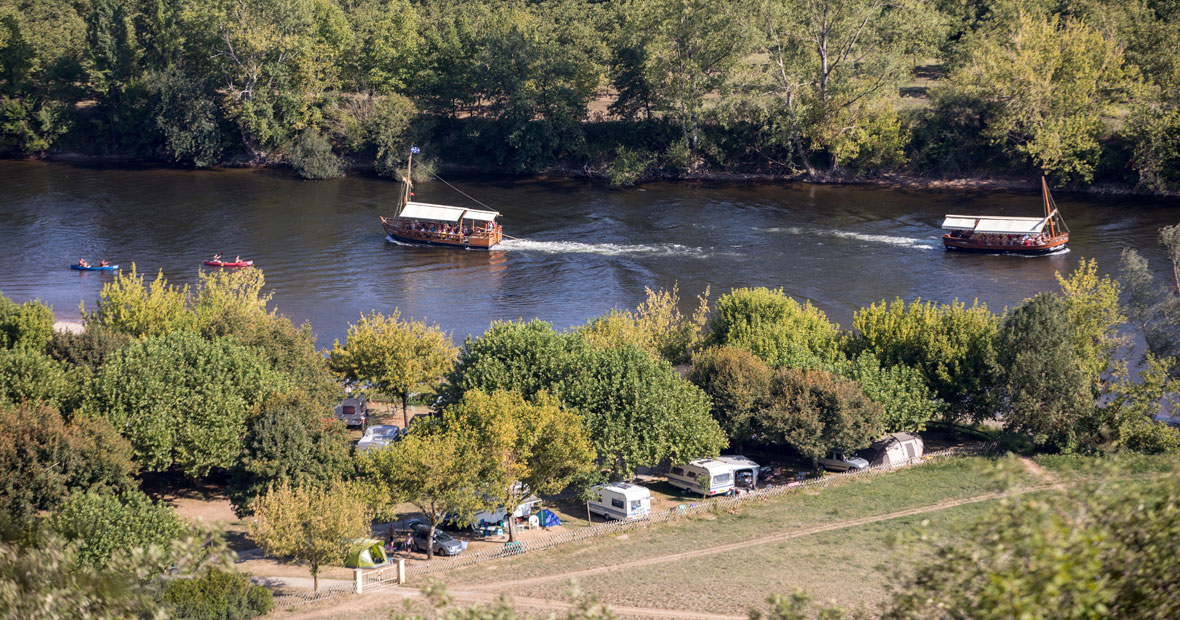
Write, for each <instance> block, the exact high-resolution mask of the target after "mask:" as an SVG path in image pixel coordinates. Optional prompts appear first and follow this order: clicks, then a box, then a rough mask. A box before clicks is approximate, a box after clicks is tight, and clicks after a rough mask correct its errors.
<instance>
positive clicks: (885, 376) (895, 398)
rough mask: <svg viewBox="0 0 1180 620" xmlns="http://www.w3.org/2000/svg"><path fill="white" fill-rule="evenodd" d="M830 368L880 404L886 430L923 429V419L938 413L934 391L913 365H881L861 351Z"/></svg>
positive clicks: (874, 358)
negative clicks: (846, 360)
mask: <svg viewBox="0 0 1180 620" xmlns="http://www.w3.org/2000/svg"><path fill="white" fill-rule="evenodd" d="M830 370H831V371H832V372H834V373H835V374H837V375H839V376H841V377H844V378H845V379H851V380H853V381H855V382H856V383H857V384H858V385H860V387H861V390H862V391H863V392H864V395H865V396H866V397H867V398H868V399H869V400H871V401H873V402H875V403H877V404H879V405H881V407H882V409H883V415H882V417H881V424H882V425H883V427H884V431H885V432H887V433H893V432H899V431H900V432H907V433H917V432H919V431H923V430H925V429H926V422H928V421H930V420H931V419H933V418H934V416H935V415H937V414H938V410H939V406H938V402H937V401H936V400H935V398H934V392H933V391H932V390H931V389H930V388H929V387H927V385H926V382H925V380H924V378H923V377H922V373H921V372H919V371H918V370H917V369H915V368H911V367H909V366H889V367H882V366H881V364H880V362H878V361H877V358H876V357H873V356H872V355H871V354H869V353H868V352H864V353H861V354H860V355H858V356H856V357H855V358H853V359H852V360H850V361H848V362H846V363H839V364H835V365H833V366H832V367H831V368H830Z"/></svg>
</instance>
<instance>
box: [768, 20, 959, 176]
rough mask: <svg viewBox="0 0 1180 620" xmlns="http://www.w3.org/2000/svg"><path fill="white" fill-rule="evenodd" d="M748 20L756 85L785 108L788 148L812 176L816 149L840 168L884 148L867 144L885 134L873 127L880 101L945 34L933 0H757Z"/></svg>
mask: <svg viewBox="0 0 1180 620" xmlns="http://www.w3.org/2000/svg"><path fill="white" fill-rule="evenodd" d="M751 21H752V24H753V26H754V28H755V31H756V33H757V35H756V36H757V39H756V41H757V46H758V49H759V51H760V52H761V53H760V54H758V55H756V56H751V57H749V58H750V60H751V61H752V62H754V63H755V69H756V70H757V71H758V72H760V73H761V74H762V75H761V78H760V80H759V82H758V84H757V86H758V87H759V90H760V92H764V93H768V94H770V95H771V96H772V97H773V101H774V102H775V104H776V107H777V108H778V109H780V110H781V114H782V116H783V117H784V118H785V122H784V123H783V125H784V127H783V130H784V133H785V134H786V137H787V139H788V140H789V147H790V148H791V149H793V150H795V152H796V153H797V155H798V156H799V160H800V162H801V163H802V164H803V167H804V169H806V171H807V174H808V176H812V177H814V176H815V175H816V173H817V172H816V166H815V165H814V164H813V163H812V156H811V154H812V153H815V154H820V155H822V156H825V157H826V158H827V160H828V166H829V168H831V169H835V167H836V166H837V165H838V164H841V163H844V162H845V161H851V160H853V159H855V158H856V157H857V155H858V154H859V151H860V150H861V149H865V148H869V149H871V148H879V147H877V146H873V145H870V142H871V141H873V140H877V141H879V140H880V138H881V136H880V135H874V132H876V133H877V134H879V133H880V132H879V130H875V129H874V128H873V125H874V123H880V120H881V118H883V116H882V102H883V101H887V100H888V99H890V98H892V97H894V96H895V93H896V92H897V87H898V86H899V84H900V83H901V82H902V81H903V80H906V79H908V78H909V77H910V75H911V71H912V67H913V65H914V64H915V63H916V61H917V60H919V59H921V58H925V57H928V56H930V55H932V54H933V51H934V46H935V45H936V44H937V41H938V36H939V35H940V34H941V33H942V32H943V25H942V24H941V23H940V19H939V18H938V15H937V13H936V12H935V11H934V10H933V7H932V6H931V3H928V2H919V1H912V0H806V1H804V2H791V1H784V0H760V1H758V2H756V3H754V8H753V11H752V19H751ZM893 118H894V122H896V118H897V117H896V113H894V114H893ZM894 142H895V143H897V144H898V145H899V146H900V144H903V143H904V142H903V141H898V140H894ZM895 148H896V147H895Z"/></svg>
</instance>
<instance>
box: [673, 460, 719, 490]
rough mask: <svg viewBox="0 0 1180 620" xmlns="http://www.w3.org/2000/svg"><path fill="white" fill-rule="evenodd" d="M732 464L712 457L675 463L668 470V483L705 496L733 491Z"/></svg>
mask: <svg viewBox="0 0 1180 620" xmlns="http://www.w3.org/2000/svg"><path fill="white" fill-rule="evenodd" d="M733 470H734V466H733V465H731V464H729V463H723V462H721V461H716V460H713V459H698V460H695V461H692V462H690V463H688V464H687V465H677V466H675V467H673V468H672V470H671V471H669V472H668V484H671V485H672V486H674V487H676V488H679V489H683V490H685V491H688V492H690V493H700V494H701V495H704V496H706V497H708V496H711V495H724V494H726V493H730V492H732V491H733Z"/></svg>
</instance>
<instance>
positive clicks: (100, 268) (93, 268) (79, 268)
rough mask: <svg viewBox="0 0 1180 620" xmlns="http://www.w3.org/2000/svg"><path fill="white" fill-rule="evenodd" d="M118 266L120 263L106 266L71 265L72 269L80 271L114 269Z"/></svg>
mask: <svg viewBox="0 0 1180 620" xmlns="http://www.w3.org/2000/svg"><path fill="white" fill-rule="evenodd" d="M118 268H119V266H118V265H107V266H106V267H83V266H82V265H70V269H77V270H78V271H114V270H115V269H118Z"/></svg>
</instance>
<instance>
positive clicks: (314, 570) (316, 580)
mask: <svg viewBox="0 0 1180 620" xmlns="http://www.w3.org/2000/svg"><path fill="white" fill-rule="evenodd" d="M311 591H312V592H319V591H320V565H319V564H312V565H311Z"/></svg>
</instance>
